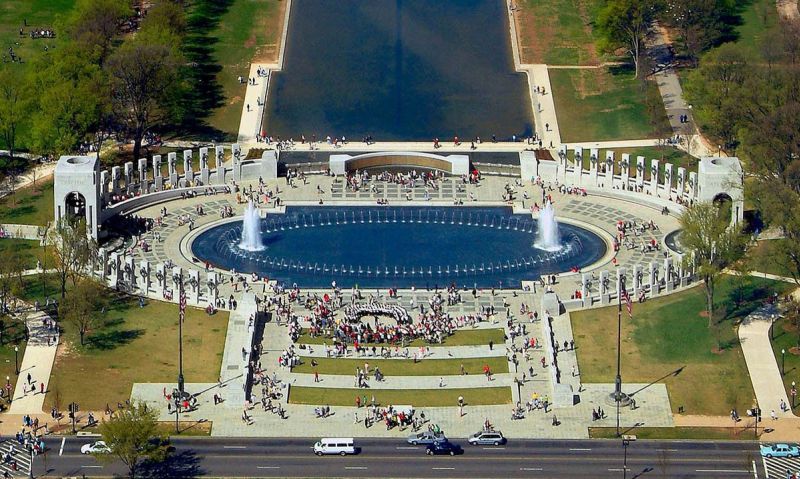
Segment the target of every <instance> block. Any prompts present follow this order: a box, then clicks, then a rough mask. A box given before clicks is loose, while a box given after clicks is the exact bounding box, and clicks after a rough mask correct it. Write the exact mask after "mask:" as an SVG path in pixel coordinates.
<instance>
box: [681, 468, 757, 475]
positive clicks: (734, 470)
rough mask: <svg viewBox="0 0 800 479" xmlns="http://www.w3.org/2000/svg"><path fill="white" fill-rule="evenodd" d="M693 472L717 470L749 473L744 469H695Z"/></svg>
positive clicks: (730, 472) (727, 472) (719, 471)
mask: <svg viewBox="0 0 800 479" xmlns="http://www.w3.org/2000/svg"><path fill="white" fill-rule="evenodd" d="M694 472H717V473H720V474H749V473H750V471H748V470H746V469H695V471H694Z"/></svg>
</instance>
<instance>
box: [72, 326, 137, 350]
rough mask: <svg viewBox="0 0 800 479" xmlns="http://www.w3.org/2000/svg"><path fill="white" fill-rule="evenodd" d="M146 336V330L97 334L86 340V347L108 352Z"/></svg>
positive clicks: (125, 330) (126, 330)
mask: <svg viewBox="0 0 800 479" xmlns="http://www.w3.org/2000/svg"><path fill="white" fill-rule="evenodd" d="M143 334H144V329H124V330H115V331H106V332H100V333H95V334H93V335H91V336H89V337H88V338H87V339H86V345H87V346H88V347H90V348H92V349H99V350H102V351H108V350H110V349H115V348H118V347H119V346H123V345H125V344H128V343H130V342H132V341H133V340H135V339H136V338H138V337H139V336H141V335H143Z"/></svg>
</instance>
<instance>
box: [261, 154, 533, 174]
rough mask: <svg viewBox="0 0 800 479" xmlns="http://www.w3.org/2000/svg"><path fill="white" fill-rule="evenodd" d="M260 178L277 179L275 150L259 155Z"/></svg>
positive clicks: (276, 155)
mask: <svg viewBox="0 0 800 479" xmlns="http://www.w3.org/2000/svg"><path fill="white" fill-rule="evenodd" d="M261 177H262V178H264V181H268V180H274V179H276V178H278V153H277V152H276V151H275V150H266V151H264V153H262V154H261ZM523 179H525V178H523Z"/></svg>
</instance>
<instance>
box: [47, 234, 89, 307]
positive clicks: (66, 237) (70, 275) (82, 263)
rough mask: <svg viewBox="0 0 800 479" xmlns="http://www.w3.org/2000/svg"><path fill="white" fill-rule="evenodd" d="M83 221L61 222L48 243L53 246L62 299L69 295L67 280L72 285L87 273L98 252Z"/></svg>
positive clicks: (50, 235)
mask: <svg viewBox="0 0 800 479" xmlns="http://www.w3.org/2000/svg"><path fill="white" fill-rule="evenodd" d="M86 231H87V230H86V222H85V220H83V219H79V220H76V219H67V218H64V219H62V220H60V221H59V222H58V223H57V224H56V225H55V227H54V228H53V229H52V230H50V233H49V238H48V241H49V242H50V244H51V245H52V246H53V259H54V263H55V264H54V266H55V270H56V273H57V274H58V279H59V283H60V286H61V297H62V298H64V297H65V296H66V294H67V280H70V279H71V280H72V284H73V285H75V284H76V283H77V279H78V278H79V277H81V276H83V275H84V274H85V273H86V268H87V266H88V265H89V263H90V261H91V259H92V258H93V256H94V255H95V253H96V251H97V245H96V243H95V242H94V240H93V239H92V238H91V237H90V236H88V235H87V233H86Z"/></svg>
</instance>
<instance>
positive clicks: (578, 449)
mask: <svg viewBox="0 0 800 479" xmlns="http://www.w3.org/2000/svg"><path fill="white" fill-rule="evenodd" d="M569 450H570V451H591V449H590V448H588V447H571V448H569Z"/></svg>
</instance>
